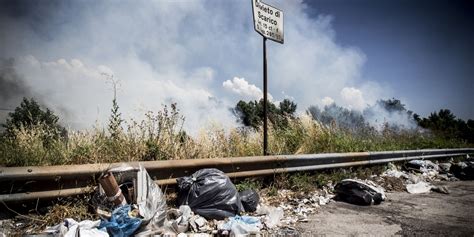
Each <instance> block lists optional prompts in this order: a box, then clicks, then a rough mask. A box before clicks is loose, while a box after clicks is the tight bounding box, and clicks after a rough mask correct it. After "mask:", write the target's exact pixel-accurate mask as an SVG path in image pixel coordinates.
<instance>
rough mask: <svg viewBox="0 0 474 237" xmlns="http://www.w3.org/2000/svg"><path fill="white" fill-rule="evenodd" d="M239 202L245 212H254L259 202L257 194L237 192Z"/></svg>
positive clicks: (249, 191) (245, 191) (247, 191)
mask: <svg viewBox="0 0 474 237" xmlns="http://www.w3.org/2000/svg"><path fill="white" fill-rule="evenodd" d="M239 197H240V201H241V202H242V206H243V208H244V210H245V211H246V212H254V211H256V210H257V206H258V203H259V202H260V197H259V196H258V193H257V192H255V191H254V190H250V189H249V190H244V191H242V192H239Z"/></svg>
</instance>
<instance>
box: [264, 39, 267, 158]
mask: <svg viewBox="0 0 474 237" xmlns="http://www.w3.org/2000/svg"><path fill="white" fill-rule="evenodd" d="M267 107H268V106H267V38H265V37H263V155H264V156H266V155H268V131H267V129H268V124H267V117H268V115H267Z"/></svg>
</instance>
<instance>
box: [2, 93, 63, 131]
mask: <svg viewBox="0 0 474 237" xmlns="http://www.w3.org/2000/svg"><path fill="white" fill-rule="evenodd" d="M8 116H9V118H7V120H6V123H5V124H2V126H3V127H4V128H5V135H6V136H9V137H11V136H13V135H14V131H15V130H18V129H21V128H22V127H23V128H26V129H29V128H32V127H34V126H38V125H44V126H45V129H47V130H48V132H49V133H48V136H47V137H45V138H48V137H53V138H57V137H59V136H60V135H62V134H63V135H64V134H65V132H66V130H65V129H64V128H63V127H62V126H60V125H59V124H58V120H59V117H58V116H56V115H55V114H54V113H53V112H52V111H51V110H50V109H48V108H46V110H44V109H42V108H41V107H40V105H39V104H38V102H36V101H35V100H34V99H33V98H31V99H27V98H23V101H22V102H21V104H20V106H18V107H16V108H15V111H14V112H12V113H9V114H8Z"/></svg>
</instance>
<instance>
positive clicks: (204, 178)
mask: <svg viewBox="0 0 474 237" xmlns="http://www.w3.org/2000/svg"><path fill="white" fill-rule="evenodd" d="M177 182H178V205H189V207H191V209H192V210H193V212H194V213H196V214H199V215H201V216H203V217H205V218H207V219H216V220H222V219H224V218H226V217H233V216H235V215H237V214H238V213H240V212H241V211H243V207H242V203H241V201H240V198H239V193H238V192H237V189H236V188H235V186H234V184H233V183H232V182H231V181H230V179H229V177H227V175H225V174H224V173H223V172H222V171H220V170H218V169H201V170H198V171H196V172H195V173H194V174H193V175H191V176H186V177H182V178H178V179H177Z"/></svg>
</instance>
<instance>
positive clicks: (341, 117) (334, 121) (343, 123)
mask: <svg viewBox="0 0 474 237" xmlns="http://www.w3.org/2000/svg"><path fill="white" fill-rule="evenodd" d="M307 114H309V115H311V117H312V118H313V119H314V120H316V121H319V122H321V123H322V124H324V125H329V126H336V127H338V128H341V129H343V130H347V131H350V132H352V133H365V132H367V131H370V130H373V128H371V127H370V126H369V125H368V123H367V122H366V121H365V118H364V116H363V115H362V113H360V112H358V111H355V110H349V109H346V108H344V107H341V106H338V105H336V104H335V103H332V104H330V105H327V106H324V108H323V110H321V109H319V107H318V106H310V107H309V108H308V110H307Z"/></svg>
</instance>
